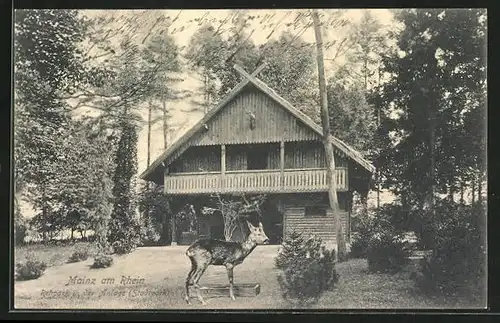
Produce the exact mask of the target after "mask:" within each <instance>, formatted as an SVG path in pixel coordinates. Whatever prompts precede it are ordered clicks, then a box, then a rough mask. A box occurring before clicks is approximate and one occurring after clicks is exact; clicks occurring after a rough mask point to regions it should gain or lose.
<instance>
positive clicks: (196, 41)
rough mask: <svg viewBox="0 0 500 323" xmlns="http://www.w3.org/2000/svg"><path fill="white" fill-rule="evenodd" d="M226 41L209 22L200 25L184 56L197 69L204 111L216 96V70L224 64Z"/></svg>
mask: <svg viewBox="0 0 500 323" xmlns="http://www.w3.org/2000/svg"><path fill="white" fill-rule="evenodd" d="M226 52H227V50H226V43H225V41H224V39H223V38H222V36H221V34H220V33H219V32H218V31H217V30H216V29H215V28H214V26H213V25H211V24H204V25H202V26H201V27H200V28H199V29H198V30H197V31H196V32H195V33H194V34H193V36H192V37H191V39H190V42H189V45H188V48H187V53H186V58H187V59H188V63H189V65H190V66H191V67H192V68H193V69H194V70H196V71H198V73H199V75H200V77H201V81H202V84H203V88H202V93H203V97H204V99H203V102H202V103H201V104H202V106H203V110H204V112H205V113H206V112H207V111H208V108H209V106H210V104H211V103H212V101H213V100H215V99H216V96H217V88H216V85H217V84H216V81H217V72H218V69H219V68H220V66H224V64H225V63H224V60H225V58H226V56H227V55H226Z"/></svg>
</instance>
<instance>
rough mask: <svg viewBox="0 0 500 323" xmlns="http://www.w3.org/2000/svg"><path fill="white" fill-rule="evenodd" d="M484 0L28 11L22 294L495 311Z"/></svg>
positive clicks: (146, 305) (17, 216) (62, 304)
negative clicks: (490, 298)
mask: <svg viewBox="0 0 500 323" xmlns="http://www.w3.org/2000/svg"><path fill="white" fill-rule="evenodd" d="M486 16H487V14H486V10H482V9H446V8H440V9H409V8H408V9H300V10H299V9H286V10H285V9H283V10H262V9H260V10H250V9H245V10H235V9H231V10H222V9H221V10H76V9H75V10H73V9H72V10H69V9H64V10H63V9H59V10H56V9H46V10H43V9H36V10H35V9H33V10H31V9H22V10H20V9H19V10H15V12H14V24H15V26H14V36H13V37H14V41H13V43H14V47H13V53H14V62H13V64H14V105H13V113H14V141H15V145H14V146H15V147H14V182H15V183H14V184H15V185H14V192H13V200H14V213H13V215H12V219H13V221H12V234H13V238H12V241H13V243H14V244H13V246H12V249H13V252H14V263H12V274H13V277H12V288H13V290H14V298H13V301H12V304H13V307H14V308H15V309H72V310H80V309H109V310H116V309H137V310H163V309H168V310H189V309H217V310H227V309H240V310H297V309H330V310H337V309H350V310H363V309H394V310H398V309H399V310H417V309H422V310H426V309H484V308H486V306H487V305H486V304H487V299H486V291H487V284H486V281H487V280H486V279H487V274H488V273H487V266H486V256H487V245H486V232H487V231H486V225H487V223H486V206H487V201H486V196H487V186H486V177H487V167H486V166H487V165H486V95H487V92H486V46H487V41H486V33H487V21H486Z"/></svg>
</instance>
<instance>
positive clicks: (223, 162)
mask: <svg viewBox="0 0 500 323" xmlns="http://www.w3.org/2000/svg"><path fill="white" fill-rule="evenodd" d="M220 172H221V178H220V181H221V186H220V187H221V188H222V191H223V192H224V191H225V190H226V145H221V146H220Z"/></svg>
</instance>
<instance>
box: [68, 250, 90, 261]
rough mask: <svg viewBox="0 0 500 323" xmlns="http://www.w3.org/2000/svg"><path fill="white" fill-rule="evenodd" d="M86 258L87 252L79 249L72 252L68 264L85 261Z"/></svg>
mask: <svg viewBox="0 0 500 323" xmlns="http://www.w3.org/2000/svg"><path fill="white" fill-rule="evenodd" d="M88 257H89V252H88V250H87V249H85V248H82V247H80V248H78V249H77V250H75V252H73V254H72V255H71V256H70V257H69V259H68V262H69V263H72V262H80V261H84V260H87V259H88Z"/></svg>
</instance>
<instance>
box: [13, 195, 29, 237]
mask: <svg viewBox="0 0 500 323" xmlns="http://www.w3.org/2000/svg"><path fill="white" fill-rule="evenodd" d="M27 233H28V221H27V220H26V218H25V217H23V215H22V214H21V210H20V208H19V206H18V205H16V206H15V211H14V242H15V244H16V245H21V244H23V243H24V238H26V235H27Z"/></svg>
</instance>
